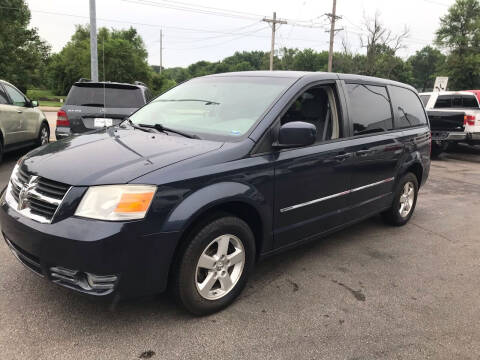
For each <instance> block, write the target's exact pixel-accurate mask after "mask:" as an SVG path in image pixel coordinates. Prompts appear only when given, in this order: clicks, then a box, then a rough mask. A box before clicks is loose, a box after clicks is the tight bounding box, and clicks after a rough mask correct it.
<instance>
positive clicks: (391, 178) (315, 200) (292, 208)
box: [280, 177, 395, 213]
mask: <svg viewBox="0 0 480 360" xmlns="http://www.w3.org/2000/svg"><path fill="white" fill-rule="evenodd" d="M393 180H395V177H390V178H388V179H384V180H380V181H377V182H374V183H371V184H367V185H363V186H360V187H357V188H354V189H350V190H346V191H342V192H340V193H337V194H332V195H328V196H325V197H322V198H318V199H314V200H310V201H307V202H304V203H301V204H296V205H292V206H288V207H285V208H283V209H280V212H281V213H284V212H287V211H290V210H295V209H299V208H302V207H304V206H309V205H313V204H316V203H319V202H322V201H326V200H330V199H334V198H337V197H340V196H344V195H348V194H350V193H353V192H357V191H360V190H364V189H368V188H370V187H373V186H377V185H380V184H384V183H387V182H390V181H393Z"/></svg>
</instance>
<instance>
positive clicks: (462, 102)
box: [435, 94, 479, 109]
mask: <svg viewBox="0 0 480 360" xmlns="http://www.w3.org/2000/svg"><path fill="white" fill-rule="evenodd" d="M435 108H436V109H441V108H457V109H478V108H479V106H478V103H477V99H475V95H473V94H472V95H471V96H470V95H439V96H438V99H437V102H436V103H435Z"/></svg>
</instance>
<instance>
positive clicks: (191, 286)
mask: <svg viewBox="0 0 480 360" xmlns="http://www.w3.org/2000/svg"><path fill="white" fill-rule="evenodd" d="M224 234H231V235H235V236H237V237H238V238H239V239H240V241H241V242H242V245H243V248H244V250H245V264H244V268H243V272H242V275H241V277H240V279H239V280H238V281H237V283H236V285H235V287H234V288H233V289H232V290H231V291H230V292H229V293H228V294H226V295H225V296H224V297H222V298H220V299H217V300H208V299H205V298H203V297H202V296H201V295H200V294H199V293H198V290H197V287H196V285H195V281H196V279H195V276H196V267H197V263H198V259H199V257H200V255H201V254H202V253H203V251H204V250H205V248H206V247H207V246H208V245H209V244H210V243H211V241H212V240H214V239H215V238H217V237H219V236H221V235H224ZM254 264H255V239H254V235H253V233H252V230H251V229H250V227H249V226H248V225H247V223H245V222H244V221H243V220H241V219H239V218H237V217H233V216H227V217H221V218H218V219H216V220H213V221H212V222H210V223H209V224H206V225H205V226H204V227H203V228H202V229H201V230H200V231H199V232H198V233H196V234H194V236H193V237H192V238H191V241H190V242H189V243H188V245H187V246H186V247H185V250H184V252H183V255H182V256H181V258H180V259H179V263H178V267H177V274H175V278H176V281H175V283H176V284H175V287H176V289H175V292H176V297H177V299H178V300H179V301H180V302H181V303H182V305H183V306H184V307H185V308H186V309H187V310H189V311H190V312H192V313H193V314H196V315H207V314H211V313H213V312H216V311H219V310H221V309H223V308H225V307H226V306H228V305H229V304H231V303H232V302H233V301H234V300H235V298H237V296H238V295H240V293H241V292H242V290H243V288H244V287H245V285H246V283H247V280H248V277H249V275H250V273H251V271H252V270H253V267H254Z"/></svg>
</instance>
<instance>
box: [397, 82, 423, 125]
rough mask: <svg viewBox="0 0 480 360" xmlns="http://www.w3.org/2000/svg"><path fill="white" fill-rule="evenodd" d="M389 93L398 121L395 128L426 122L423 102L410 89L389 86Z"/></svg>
mask: <svg viewBox="0 0 480 360" xmlns="http://www.w3.org/2000/svg"><path fill="white" fill-rule="evenodd" d="M390 90H391V95H392V100H393V103H394V104H395V109H394V110H395V112H396V114H397V118H398V123H397V124H395V127H396V128H406V127H410V126H417V125H422V124H426V123H427V118H426V116H425V111H424V110H423V104H422V102H421V101H420V100H419V99H418V97H417V94H415V93H414V92H413V91H412V90H409V89H405V88H402V87H398V86H391V87H390Z"/></svg>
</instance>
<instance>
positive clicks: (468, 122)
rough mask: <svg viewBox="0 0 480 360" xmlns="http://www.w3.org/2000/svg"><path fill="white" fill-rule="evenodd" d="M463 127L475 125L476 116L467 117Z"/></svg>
mask: <svg viewBox="0 0 480 360" xmlns="http://www.w3.org/2000/svg"><path fill="white" fill-rule="evenodd" d="M463 125H470V126H473V125H475V116H474V115H465V116H464V118H463Z"/></svg>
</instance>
